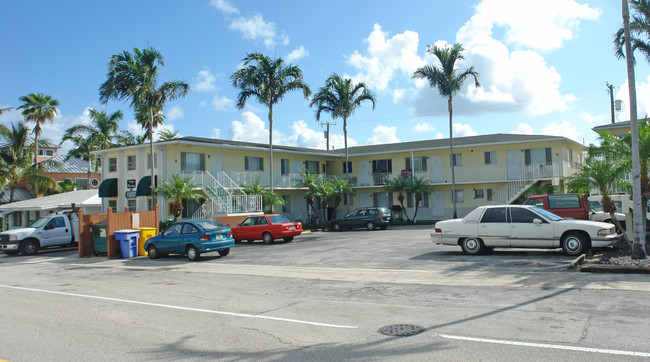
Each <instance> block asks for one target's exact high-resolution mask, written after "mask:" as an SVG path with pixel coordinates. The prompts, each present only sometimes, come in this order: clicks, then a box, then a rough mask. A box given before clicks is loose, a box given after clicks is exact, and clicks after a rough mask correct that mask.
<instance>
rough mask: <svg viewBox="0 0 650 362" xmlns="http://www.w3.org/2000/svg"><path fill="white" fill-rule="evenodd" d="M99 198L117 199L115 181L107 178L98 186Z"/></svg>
mask: <svg viewBox="0 0 650 362" xmlns="http://www.w3.org/2000/svg"><path fill="white" fill-rule="evenodd" d="M99 197H117V179H116V178H107V179H106V180H104V181H102V183H101V185H99Z"/></svg>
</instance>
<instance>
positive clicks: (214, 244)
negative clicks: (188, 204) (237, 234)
mask: <svg viewBox="0 0 650 362" xmlns="http://www.w3.org/2000/svg"><path fill="white" fill-rule="evenodd" d="M234 246H235V239H234V238H233V237H232V231H231V230H230V228H228V226H226V225H224V224H222V223H220V222H217V221H214V220H189V221H179V222H175V223H173V224H171V225H169V226H168V227H167V228H166V229H165V230H164V231H163V232H161V233H160V235H157V236H154V237H152V238H150V239H148V240H147V241H146V242H145V243H144V250H146V251H147V253H148V254H149V258H151V259H156V258H158V257H159V256H163V255H167V254H187V258H188V259H189V260H190V261H197V260H199V258H200V257H201V254H202V253H207V252H211V251H216V252H218V253H219V255H221V256H226V255H228V254H229V253H230V248H232V247H234Z"/></svg>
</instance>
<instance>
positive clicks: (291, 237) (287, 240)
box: [283, 236, 293, 243]
mask: <svg viewBox="0 0 650 362" xmlns="http://www.w3.org/2000/svg"><path fill="white" fill-rule="evenodd" d="M283 239H284V241H286V242H287V243H290V242H292V241H293V236H285V237H284V238H283Z"/></svg>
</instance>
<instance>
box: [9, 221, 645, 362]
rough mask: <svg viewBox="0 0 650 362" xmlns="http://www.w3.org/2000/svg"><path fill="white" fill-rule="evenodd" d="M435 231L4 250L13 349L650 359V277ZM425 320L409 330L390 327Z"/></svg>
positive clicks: (34, 355) (65, 354) (82, 354)
mask: <svg viewBox="0 0 650 362" xmlns="http://www.w3.org/2000/svg"><path fill="white" fill-rule="evenodd" d="M429 234H430V227H405V228H404V227H402V228H397V227H394V228H389V229H388V230H384V231H380V230H377V231H372V232H368V231H361V230H360V231H349V232H341V233H330V232H315V233H312V234H308V235H302V236H299V237H297V238H296V239H295V240H294V241H293V242H291V243H277V244H273V245H265V244H262V243H251V244H248V243H244V244H238V246H237V247H236V248H235V249H233V250H232V251H231V253H230V255H228V256H226V257H219V256H218V254H214V255H213V254H206V255H204V256H202V259H201V261H200V262H197V263H191V262H188V261H187V259H186V258H185V257H182V256H171V257H168V258H163V259H157V260H149V259H148V258H146V257H139V258H134V259H113V260H108V259H106V258H102V257H94V258H81V259H80V258H77V256H76V253H75V252H74V251H73V250H63V251H48V252H42V253H39V254H38V255H36V256H33V257H20V256H18V257H10V256H6V255H0V275H2V280H1V281H0V298H1V299H0V300H2V304H1V307H0V321H2V328H0V346H1V347H0V359H6V360H9V361H34V360H43V361H46V360H53V361H64V360H65V361H69V360H116V359H118V360H124V361H128V360H177V359H183V360H206V359H211V360H214V359H217V360H227V361H233V360H237V361H242V360H243V361H248V360H256V361H257V360H270V361H280V360H282V361H304V360H327V361H331V360H373V361H375V360H391V361H395V360H399V361H424V360H427V361H430V360H442V361H458V360H483V361H497V360H498V361H504V360H508V361H521V360H572V361H593V360H647V359H650V339H649V338H648V337H647V336H648V335H650V327H649V323H648V320H649V317H648V316H647V315H648V313H647V311H648V310H650V279H648V277H647V275H635V274H619V275H617V274H591V273H580V272H577V271H575V270H570V269H567V265H568V264H569V262H570V261H571V260H572V258H570V257H567V256H565V255H563V254H562V253H561V252H560V251H545V250H521V249H516V250H505V249H497V250H496V251H495V252H493V253H490V254H486V255H481V256H467V255H463V254H462V253H461V252H460V248H454V247H447V246H437V245H434V244H433V243H431V241H430V239H429ZM397 324H413V325H417V326H421V327H424V328H425V330H424V331H423V332H422V333H419V334H416V335H413V336H409V337H395V336H386V335H383V334H380V333H379V332H378V330H379V329H380V328H382V327H385V326H391V325H397Z"/></svg>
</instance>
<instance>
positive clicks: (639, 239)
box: [622, 0, 646, 259]
mask: <svg viewBox="0 0 650 362" xmlns="http://www.w3.org/2000/svg"><path fill="white" fill-rule="evenodd" d="M622 7H623V29H624V34H625V35H624V36H625V60H626V62H627V85H628V88H629V93H630V123H631V133H632V199H633V205H634V212H633V214H632V216H633V221H634V227H633V230H634V243H633V245H632V259H646V250H645V227H644V226H645V225H644V224H645V219H642V217H643V207H644V206H643V205H641V197H642V195H641V165H640V160H639V124H638V121H637V114H636V112H637V110H636V85H635V76H634V55H633V54H632V45H631V44H630V10H629V8H628V3H627V0H622Z"/></svg>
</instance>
